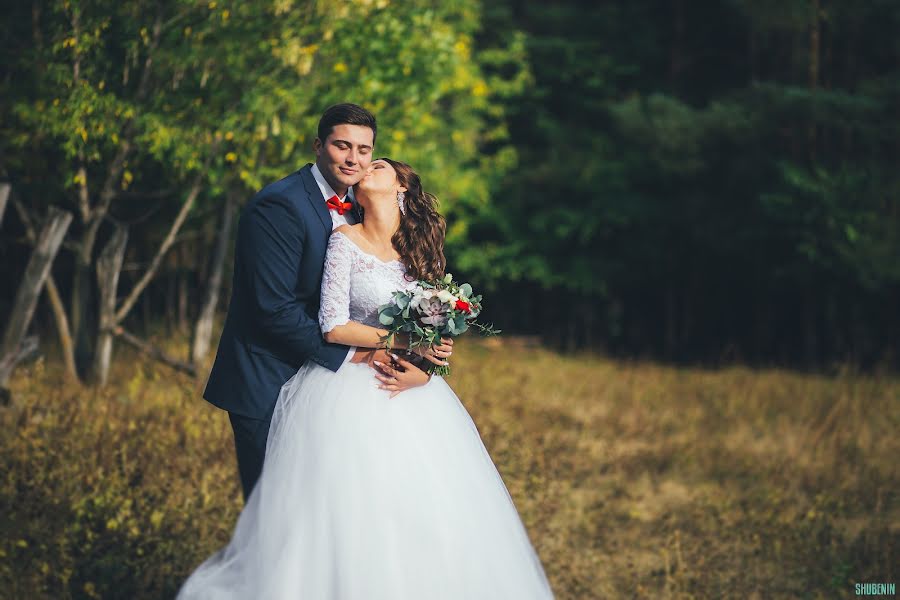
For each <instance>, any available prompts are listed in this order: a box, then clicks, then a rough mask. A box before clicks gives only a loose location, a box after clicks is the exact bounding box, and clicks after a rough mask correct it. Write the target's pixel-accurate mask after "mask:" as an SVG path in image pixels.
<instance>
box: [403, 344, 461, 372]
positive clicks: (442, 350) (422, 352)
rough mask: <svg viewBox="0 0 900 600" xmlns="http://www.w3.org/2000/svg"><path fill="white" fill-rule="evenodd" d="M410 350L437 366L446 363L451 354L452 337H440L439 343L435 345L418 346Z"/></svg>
mask: <svg viewBox="0 0 900 600" xmlns="http://www.w3.org/2000/svg"><path fill="white" fill-rule="evenodd" d="M410 351H411V352H414V353H415V354H418V355H419V356H421V357H422V358H424V359H425V360H428V361H430V362H433V363H434V364H436V365H438V366H443V365H446V364H448V363H447V359H448V358H450V355H451V354H453V338H441V343H440V344H438V345H436V346H418V347H416V348H412V349H411V350H410Z"/></svg>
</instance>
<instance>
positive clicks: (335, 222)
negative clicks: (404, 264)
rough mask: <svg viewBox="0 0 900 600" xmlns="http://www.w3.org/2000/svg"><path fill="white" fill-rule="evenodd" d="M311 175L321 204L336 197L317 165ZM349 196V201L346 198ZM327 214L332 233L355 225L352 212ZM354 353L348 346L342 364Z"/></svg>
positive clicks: (348, 191) (341, 199) (343, 200)
mask: <svg viewBox="0 0 900 600" xmlns="http://www.w3.org/2000/svg"><path fill="white" fill-rule="evenodd" d="M311 170H312V174H313V178H314V179H315V180H316V184H317V185H318V186H319V190H320V191H321V192H322V202H327V201H328V199H329V198H331V197H332V196H337V194H336V193H335V191H334V190H333V189H332V188H331V185H329V183H328V182H327V181H325V178H324V177H323V176H322V171H320V170H319V165H317V164H315V163H313V166H312V169H311ZM348 196H349V198H350V199H349V200H346V198H347V197H348ZM353 200H354V198H353V188H352V187H351V188H347V195H346V196H344V197H343V198H340V201H341V202H353ZM328 213H329V214H330V215H331V230H332V231H334V230H335V229H337V228H338V227H340V226H341V225H355V224H356V216H355V215H354V214H353V212H352V211H347V212H345V213H344V214H342V215H340V214H338V211H336V210H329V211H328ZM354 352H356V346H350V351H349V352H347V356H346V357H344V364H346V362H347V361H348V360H350V359H351V358H352V357H353V353H354Z"/></svg>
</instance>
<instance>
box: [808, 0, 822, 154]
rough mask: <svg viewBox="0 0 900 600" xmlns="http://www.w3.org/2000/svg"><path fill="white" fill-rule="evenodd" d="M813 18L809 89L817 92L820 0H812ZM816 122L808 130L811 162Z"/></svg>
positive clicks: (811, 23)
mask: <svg viewBox="0 0 900 600" xmlns="http://www.w3.org/2000/svg"><path fill="white" fill-rule="evenodd" d="M810 10H811V11H812V15H811V16H812V19H811V22H810V28H809V69H808V79H809V81H808V83H809V90H810V91H811V92H815V91H816V89H818V87H819V54H820V46H821V6H820V5H819V0H811V6H810ZM816 138H817V131H816V122H815V121H814V120H813V119H812V118H811V119H810V122H809V128H808V130H807V139H808V142H809V158H810V163H811V164H813V163H815V162H816V154H817V152H816Z"/></svg>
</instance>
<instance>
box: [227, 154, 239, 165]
mask: <svg viewBox="0 0 900 600" xmlns="http://www.w3.org/2000/svg"><path fill="white" fill-rule="evenodd" d="M236 160H237V154H235V153H234V152H229V153H228V154H226V155H225V162H230V163H233V162H235V161H236Z"/></svg>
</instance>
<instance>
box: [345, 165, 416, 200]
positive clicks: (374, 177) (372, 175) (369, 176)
mask: <svg viewBox="0 0 900 600" xmlns="http://www.w3.org/2000/svg"><path fill="white" fill-rule="evenodd" d="M356 187H357V190H359V191H361V192H363V193H364V194H363V195H364V196H366V197H369V198H371V197H373V196H385V197H391V198H392V197H394V196H396V195H397V192H405V191H406V188H405V187H403V186H402V185H400V182H399V181H398V180H397V171H395V170H394V167H392V166H391V165H390V163H388V162H387V161H383V160H373V161H372V164H371V165H370V166H369V169H368V171H367V172H366V174H365V176H364V177H363V178H362V180H361V181H360V182H359V183H358V184H356Z"/></svg>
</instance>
